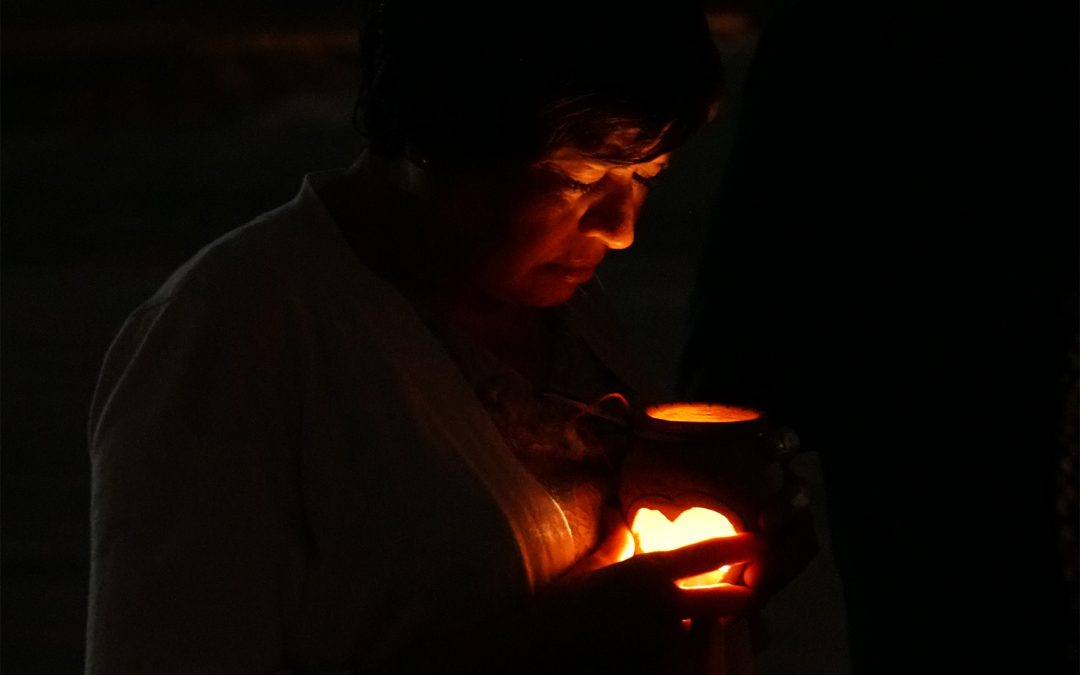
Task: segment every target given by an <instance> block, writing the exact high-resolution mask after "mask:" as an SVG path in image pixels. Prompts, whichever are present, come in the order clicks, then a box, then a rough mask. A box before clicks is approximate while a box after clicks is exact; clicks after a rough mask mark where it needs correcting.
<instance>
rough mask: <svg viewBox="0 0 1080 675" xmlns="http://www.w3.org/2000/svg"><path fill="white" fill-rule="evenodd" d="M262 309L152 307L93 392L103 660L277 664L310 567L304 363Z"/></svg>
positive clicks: (92, 641)
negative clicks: (300, 385) (300, 405)
mask: <svg viewBox="0 0 1080 675" xmlns="http://www.w3.org/2000/svg"><path fill="white" fill-rule="evenodd" d="M249 313H250V310H248V309H244V308H240V309H237V310H235V311H228V312H227V311H225V310H223V309H222V308H221V307H220V303H218V304H217V305H212V304H210V303H206V305H205V306H200V305H199V304H198V303H197V302H192V301H191V300H190V299H188V300H185V301H183V302H181V301H179V300H166V301H162V302H158V303H157V304H151V305H147V306H145V307H143V308H141V309H139V310H138V311H136V312H135V313H134V314H133V315H132V316H131V317H130V318H129V319H128V321H127V322H126V323H125V325H124V326H123V328H122V329H121V331H120V333H119V335H118V336H117V338H116V339H115V341H114V342H113V344H112V346H111V347H110V350H109V352H108V354H107V356H106V358H105V362H104V365H103V367H102V370H101V374H100V378H99V381H98V386H97V389H96V392H95V395H94V400H93V402H92V405H91V414H90V427H89V447H90V458H91V463H92V471H93V473H92V494H91V571H90V597H89V618H88V626H87V655H86V672H87V673H134V672H201V673H202V672H205V673H210V672H213V673H218V672H223V673H224V672H245V673H250V672H263V671H269V672H272V671H275V670H277V669H278V668H280V667H281V663H282V660H283V653H282V649H283V647H282V645H283V643H284V640H283V636H284V634H285V632H286V628H287V623H288V621H289V617H290V614H291V612H292V610H293V608H294V607H295V605H296V603H297V602H298V594H299V592H300V589H299V587H298V584H299V581H298V580H300V579H302V578H303V565H304V543H303V542H304V534H303V531H304V530H303V523H302V520H303V519H302V516H301V515H300V514H301V513H302V509H301V508H300V504H299V501H300V500H299V496H298V488H297V485H296V484H295V481H296V479H295V477H294V475H293V474H294V472H290V470H289V468H290V467H291V466H294V463H295V459H294V457H293V454H294V447H293V443H292V442H291V441H290V438H291V437H292V436H293V434H294V433H295V429H294V427H293V422H292V419H291V418H292V417H295V414H291V413H290V412H289V410H290V406H289V405H288V404H287V400H286V399H287V396H288V395H289V394H288V392H289V387H288V386H286V385H287V382H286V379H287V377H288V370H289V367H288V363H287V361H283V360H282V359H281V358H280V353H279V351H280V350H278V349H277V348H276V347H275V344H276V343H278V342H279V341H278V340H277V337H278V336H279V335H280V330H279V327H278V326H275V325H272V324H273V322H270V323H265V322H264V323H259V322H254V321H249V320H246V318H245V315H246V314H249Z"/></svg>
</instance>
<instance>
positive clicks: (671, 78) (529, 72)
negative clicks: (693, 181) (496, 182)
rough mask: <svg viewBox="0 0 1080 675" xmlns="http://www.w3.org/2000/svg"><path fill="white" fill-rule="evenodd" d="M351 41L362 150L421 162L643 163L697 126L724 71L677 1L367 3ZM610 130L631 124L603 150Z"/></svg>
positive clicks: (696, 20) (685, 4) (696, 11)
mask: <svg viewBox="0 0 1080 675" xmlns="http://www.w3.org/2000/svg"><path fill="white" fill-rule="evenodd" d="M360 39H361V45H360V48H361V67H362V76H361V88H360V96H359V99H358V103H357V112H358V113H359V117H358V119H359V128H360V130H361V132H362V133H363V134H364V135H365V136H366V138H367V142H368V147H369V150H370V151H371V152H373V153H375V154H378V155H383V156H390V157H395V156H400V155H403V154H408V155H412V156H415V157H417V158H420V159H423V160H427V161H430V162H432V163H439V162H442V163H453V164H467V163H485V162H490V161H492V160H495V161H499V160H505V161H511V162H513V161H517V162H528V161H533V160H535V159H538V158H539V157H541V156H543V155H544V154H545V153H547V152H549V151H551V150H553V149H556V148H559V147H567V146H569V147H574V148H576V149H578V150H580V151H582V152H584V153H585V154H587V155H590V156H593V157H596V158H600V159H605V160H608V161H612V162H639V161H644V160H648V159H651V158H653V157H656V156H658V155H661V154H663V153H665V152H669V151H670V150H672V149H673V148H674V147H676V146H678V145H679V144H681V143H682V142H683V141H684V140H686V139H687V138H688V137H689V136H690V135H691V134H693V133H694V132H695V131H697V130H698V129H699V128H700V127H701V126H703V125H704V124H705V123H706V122H707V121H708V119H709V116H710V114H711V112H712V111H713V109H714V107H715V105H716V103H717V102H718V100H719V97H720V92H721V86H722V79H723V78H722V73H723V71H722V68H721V64H720V57H719V54H718V52H717V50H716V47H715V45H714V43H713V41H712V37H711V34H710V32H709V29H708V24H707V22H706V20H705V16H704V14H703V12H702V10H701V8H700V7H699V6H698V5H697V4H696V3H694V2H691V1H689V0H635V2H625V1H621V2H616V1H614V0H577V2H570V1H567V0H549V1H548V2H544V3H527V4H524V5H522V4H519V3H516V2H502V3H491V2H490V0H486V1H480V0H469V1H467V2H448V1H446V0H443V1H441V2H433V1H431V0H428V1H423V0H373V2H372V3H371V4H370V5H369V7H368V8H367V11H366V16H365V17H364V21H363V27H362V29H361V38H360ZM619 130H637V131H639V133H638V134H637V135H636V137H635V138H633V139H631V140H629V141H628V142H626V143H621V144H619V146H618V147H617V148H613V147H611V146H610V145H608V146H605V144H604V142H605V141H606V140H607V139H608V138H609V137H610V135H611V134H612V132H614V131H619Z"/></svg>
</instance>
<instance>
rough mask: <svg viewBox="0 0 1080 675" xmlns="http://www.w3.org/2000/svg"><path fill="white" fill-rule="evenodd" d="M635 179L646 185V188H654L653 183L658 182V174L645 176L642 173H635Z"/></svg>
mask: <svg viewBox="0 0 1080 675" xmlns="http://www.w3.org/2000/svg"><path fill="white" fill-rule="evenodd" d="M634 180H635V181H637V182H638V183H639V184H641V185H644V186H645V189H646V190H650V189H652V187H653V185H655V184H656V176H643V175H641V174H640V173H635V174H634Z"/></svg>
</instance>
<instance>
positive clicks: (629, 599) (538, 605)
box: [513, 515, 761, 674]
mask: <svg viewBox="0 0 1080 675" xmlns="http://www.w3.org/2000/svg"><path fill="white" fill-rule="evenodd" d="M760 553H761V543H760V540H759V539H758V537H756V536H755V535H752V534H740V535H736V536H733V537H725V538H721V539H710V540H708V541H703V542H700V543H697V544H693V545H690V546H686V547H684V548H680V549H677V550H674V551H663V552H656V553H645V554H638V555H633V556H632V557H630V556H631V555H632V554H633V539H632V537H631V535H630V531H629V530H628V529H627V528H626V525H625V523H623V522H622V519H621V517H619V516H617V515H616V516H611V517H610V519H609V535H608V537H607V539H606V541H605V542H604V543H603V544H601V546H600V547H598V548H597V550H596V551H595V552H594V553H593V554H592V555H591V556H590V557H588V558H586V559H585V560H583V561H582V562H581V563H579V564H578V565H577V566H575V567H574V568H572V569H571V570H570V571H569V572H568V573H567V574H566V575H565V576H564V577H563V578H562V579H560V580H559V581H557V582H555V583H554V584H552V585H551V586H549V587H548V588H546V589H544V590H542V591H541V592H540V593H539V594H538V595H537V597H536V598H535V602H534V604H533V606H532V608H531V609H530V611H529V612H527V614H526V615H525V616H524V617H523V621H522V622H521V623H520V624H518V625H516V626H515V627H514V629H513V632H514V633H515V638H514V639H515V641H516V640H521V641H522V642H521V643H519V644H520V649H519V650H518V653H519V654H521V655H522V658H523V660H524V661H528V662H529V663H530V664H531V667H530V668H529V669H527V672H530V673H532V672H535V673H549V672H550V673H556V672H557V673H579V672H580V673H609V672H610V673H620V674H621V673H656V672H662V671H663V670H664V667H665V666H666V665H668V664H670V662H671V659H672V656H673V654H674V653H675V652H676V650H677V649H678V646H679V644H680V642H681V640H682V639H683V638H684V637H685V634H686V629H685V625H684V622H683V620H684V619H695V618H697V619H705V618H710V619H712V618H724V617H733V616H738V615H741V614H743V613H745V612H747V611H749V610H750V609H751V608H752V606H753V603H754V596H753V592H752V590H751V589H750V588H748V587H746V586H742V585H730V584H722V585H719V586H716V587H712V588H703V589H694V590H687V589H683V588H679V587H678V586H676V585H675V582H676V580H678V579H682V578H685V577H690V576H694V575H696V574H700V573H702V572H707V571H710V570H714V569H717V568H719V567H721V566H723V565H730V564H736V563H752V562H755V561H757V560H758V559H759V556H760Z"/></svg>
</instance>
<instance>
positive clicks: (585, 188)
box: [562, 176, 600, 193]
mask: <svg viewBox="0 0 1080 675" xmlns="http://www.w3.org/2000/svg"><path fill="white" fill-rule="evenodd" d="M562 180H563V184H564V185H566V187H568V188H570V189H571V190H573V191H574V192H581V193H589V192H592V191H593V190H595V189H596V186H597V185H599V184H600V181H594V182H592V183H583V182H581V181H579V180H574V179H573V178H571V177H570V176H562Z"/></svg>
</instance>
